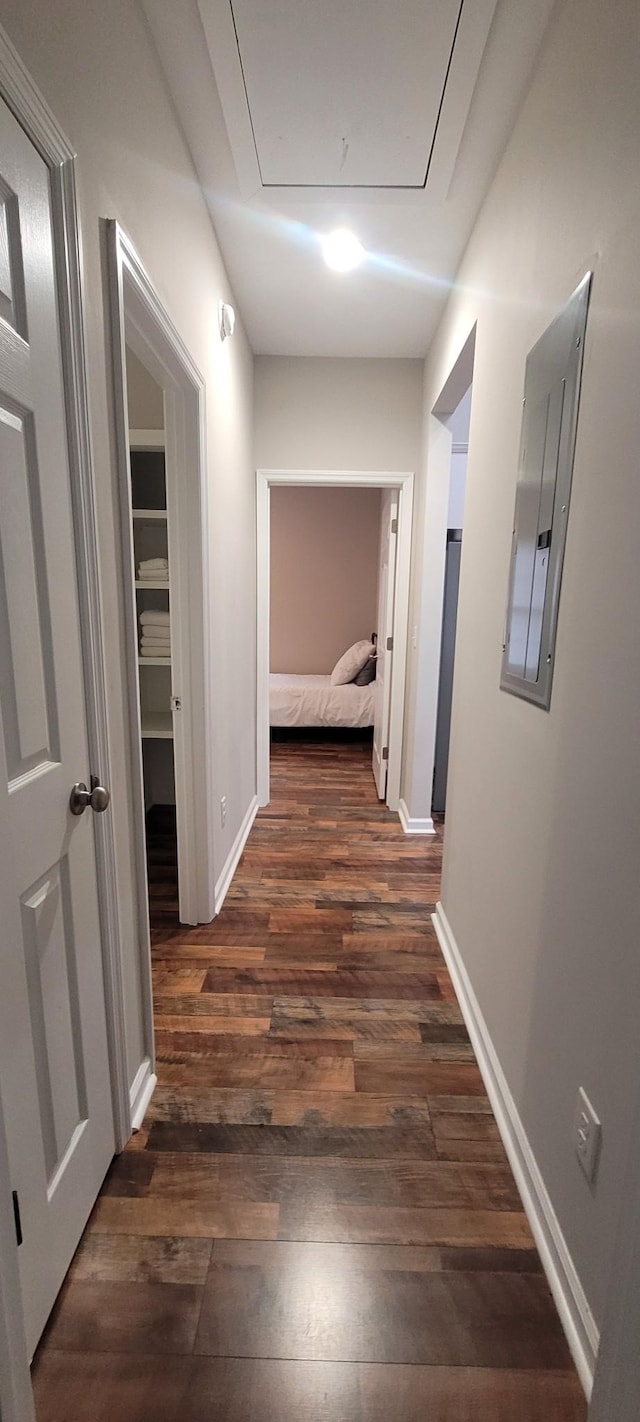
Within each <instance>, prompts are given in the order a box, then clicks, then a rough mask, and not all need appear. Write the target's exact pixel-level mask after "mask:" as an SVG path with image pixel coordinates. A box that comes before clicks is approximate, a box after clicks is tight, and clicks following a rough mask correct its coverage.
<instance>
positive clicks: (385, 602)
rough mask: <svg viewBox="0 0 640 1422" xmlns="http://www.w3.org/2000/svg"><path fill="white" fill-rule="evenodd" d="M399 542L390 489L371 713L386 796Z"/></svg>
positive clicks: (383, 523)
mask: <svg viewBox="0 0 640 1422" xmlns="http://www.w3.org/2000/svg"><path fill="white" fill-rule="evenodd" d="M397 542H398V496H397V494H396V493H394V492H392V491H391V490H390V489H385V490H384V493H383V495H382V516H381V520H380V557H379V564H378V662H377V666H376V680H375V688H376V694H375V707H374V713H373V778H374V780H375V782H376V787H377V791H378V795H379V797H380V799H381V800H384V798H385V796H386V793H387V768H388V765H389V759H388V757H389V712H390V707H391V670H392V665H393V613H394V605H395V590H396V545H397Z"/></svg>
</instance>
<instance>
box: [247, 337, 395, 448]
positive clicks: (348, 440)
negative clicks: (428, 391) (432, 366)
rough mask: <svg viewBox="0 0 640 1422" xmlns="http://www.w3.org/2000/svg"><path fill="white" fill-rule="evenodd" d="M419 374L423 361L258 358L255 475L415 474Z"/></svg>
mask: <svg viewBox="0 0 640 1422" xmlns="http://www.w3.org/2000/svg"><path fill="white" fill-rule="evenodd" d="M422 369H423V363H422V361H420V360H334V359H331V358H329V357H327V358H319V359H317V360H314V359H311V358H309V357H304V356H301V357H291V358H289V357H287V356H258V357H257V358H256V362H255V450H256V464H257V466H258V468H259V469H372V470H379V469H384V470H412V469H416V468H417V466H418V460H419V457H420V433H421V421H422V416H421V401H422V395H421V385H422Z"/></svg>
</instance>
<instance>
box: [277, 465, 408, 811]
mask: <svg viewBox="0 0 640 1422" xmlns="http://www.w3.org/2000/svg"><path fill="white" fill-rule="evenodd" d="M274 484H302V485H304V486H307V487H314V486H315V487H316V488H317V487H320V488H322V487H327V486H329V487H332V486H333V487H334V488H335V487H338V488H352V489H362V488H365V489H366V488H374V489H391V490H395V491H396V492H397V494H398V534H397V538H398V542H397V547H396V617H395V627H394V639H395V640H394V668H393V678H392V683H391V712H390V718H389V766H388V770H387V805H388V806H389V809H390V810H395V811H399V807H400V776H401V772H402V741H403V727H404V711H405V682H406V670H407V641H408V635H409V573H410V561H411V529H412V521H413V485H414V476H413V472H412V471H411V472H400V471H398V470H393V471H391V472H386V471H382V470H373V471H369V470H364V469H356V470H353V469H258V470H257V471H256V534H257V548H256V554H257V566H256V572H257V609H256V612H257V624H256V631H257V637H256V642H257V705H256V713H257V716H256V722H257V734H256V752H257V772H258V802H259V804H260V805H268V803H269V743H270V726H269V615H270V613H269V604H270V586H269V583H270V548H269V542H270V491H271V488H272V487H273V485H274Z"/></svg>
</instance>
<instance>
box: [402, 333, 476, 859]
mask: <svg viewBox="0 0 640 1422" xmlns="http://www.w3.org/2000/svg"><path fill="white" fill-rule="evenodd" d="M475 342H476V327H475V325H474V326H473V327H472V329H471V331H470V333H469V335H468V336H467V338H466V340H465V341H464V343H463V345H462V348H461V350H460V351H459V353H458V355H457V356H456V359H455V361H454V362H453V365H452V367H451V370H450V372H449V374H448V376H447V379H446V381H445V383H444V385H443V387H442V390H441V391H440V394H439V396H438V398H437V400H436V402H435V404H434V406H433V409H432V411H431V413H430V414H427V417H426V419H427V423H426V435H427V456H426V466H427V468H426V482H425V493H424V515H423V526H424V542H423V548H422V567H421V573H420V575H419V576H420V590H419V595H418V599H419V600H418V606H419V609H420V614H419V615H420V629H419V637H418V655H417V665H416V687H415V703H414V726H415V730H414V738H413V744H414V749H413V758H412V761H411V763H409V764H408V765H407V766H406V767H405V783H404V799H405V801H406V803H407V805H408V807H409V812H410V814H411V816H413V817H415V822H416V823H418V824H420V825H424V826H426V827H427V829H428V830H429V829H430V831H431V832H433V820H432V818H431V814H432V794H433V775H434V770H435V752H436V726H437V719H438V693H439V690H440V654H441V649H442V617H443V610H444V582H445V573H446V555H447V521H448V508H449V485H450V481H451V453H452V446H453V436H452V434H451V431H450V430H449V429H448V428H447V425H446V423H445V422H446V421H447V420H448V418H449V416H450V415H452V414H453V412H454V410H456V409H457V407H458V405H459V404H460V401H461V400H462V398H463V396H464V395H465V394H466V392H467V390H468V389H469V386H470V385H471V384H472V380H473V364H474V357H475Z"/></svg>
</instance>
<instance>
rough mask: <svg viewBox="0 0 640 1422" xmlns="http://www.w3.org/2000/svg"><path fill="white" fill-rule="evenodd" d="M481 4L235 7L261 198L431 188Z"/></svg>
mask: <svg viewBox="0 0 640 1422" xmlns="http://www.w3.org/2000/svg"><path fill="white" fill-rule="evenodd" d="M473 3H474V0H322V3H318V0H229V5H230V10H231V15H232V19H233V26H234V31H235V41H236V45H237V51H238V59H239V63H240V66H241V71H242V82H243V85H244V94H245V98H246V104H247V108H248V112H249V118H250V122H251V129H252V134H253V141H254V144H255V150H256V156H257V161H258V166H259V170H260V179H261V184H262V186H263V187H307V188H312V187H318V188H323V187H333V188H340V187H345V188H359V187H369V188H423V187H424V186H425V184H426V181H427V176H428V172H429V162H430V157H431V153H432V150H433V147H434V142H435V138H436V133H437V129H438V120H439V117H440V113H441V109H442V105H443V99H444V95H445V89H446V86H447V79H448V77H449V73H450V70H451V66H452V60H453V55H454V50H455V46H456V39H457V37H458V33H459V30H460V27H461V20H462V12H463V10H464V9H466V10H468V9H469V7H470V6H471V7H473ZM475 3H476V4H477V0H475ZM201 9H202V5H201Z"/></svg>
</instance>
